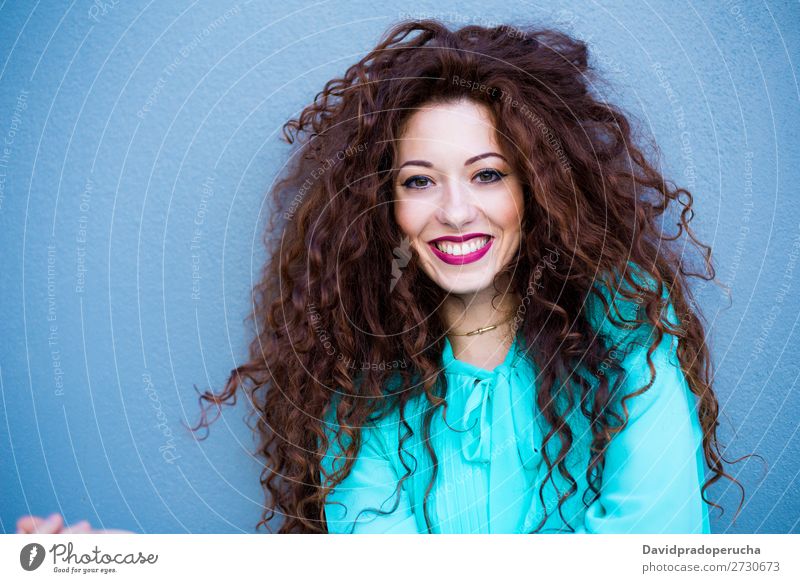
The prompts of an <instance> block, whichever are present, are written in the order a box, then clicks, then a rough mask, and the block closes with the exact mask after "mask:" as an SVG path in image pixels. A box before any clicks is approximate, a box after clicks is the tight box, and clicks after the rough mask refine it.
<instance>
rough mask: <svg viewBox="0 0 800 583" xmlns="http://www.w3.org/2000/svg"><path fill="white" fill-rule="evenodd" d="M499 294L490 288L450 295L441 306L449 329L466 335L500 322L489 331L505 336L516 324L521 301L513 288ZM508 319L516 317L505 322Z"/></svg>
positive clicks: (495, 334)
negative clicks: (514, 320)
mask: <svg viewBox="0 0 800 583" xmlns="http://www.w3.org/2000/svg"><path fill="white" fill-rule="evenodd" d="M500 289H503V287H501V288H500ZM495 294H496V292H495V290H494V288H488V289H485V290H481V291H478V292H475V293H474V294H466V295H457V296H456V295H449V296H447V298H446V299H445V300H444V302H443V303H442V307H441V312H442V317H443V319H444V324H445V329H446V330H447V332H448V333H456V334H465V333H467V332H471V331H472V330H476V329H478V328H485V327H487V326H492V325H494V324H499V325H498V326H497V328H496V329H494V330H491V331H489V332H486V334H491V335H492V336H501V335H503V334H505V333H507V332H508V330H509V329H510V328H511V326H512V325H513V316H514V313H515V312H516V310H517V307H518V306H519V303H520V298H519V294H517V293H516V292H513V291H508V292H505V293H501V295H500V296H497V297H496V296H495ZM508 318H512V320H510V321H508V322H503V321H504V320H507V319H508ZM500 322H503V323H502V324H500Z"/></svg>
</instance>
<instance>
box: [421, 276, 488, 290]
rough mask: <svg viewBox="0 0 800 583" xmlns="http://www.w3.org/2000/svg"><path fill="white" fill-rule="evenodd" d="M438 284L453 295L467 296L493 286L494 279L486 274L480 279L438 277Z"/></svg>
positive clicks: (436, 280) (436, 279)
mask: <svg viewBox="0 0 800 583" xmlns="http://www.w3.org/2000/svg"><path fill="white" fill-rule="evenodd" d="M434 281H435V282H436V284H437V285H438V286H439V287H441V288H442V289H443V290H445V291H446V292H448V293H451V294H457V295H467V294H474V293H476V292H480V291H483V290H485V289H487V288H489V287H491V285H492V278H491V277H487V276H486V275H485V274H480V277H477V278H476V277H446V278H443V277H441V276H440V277H437V278H435V279H434Z"/></svg>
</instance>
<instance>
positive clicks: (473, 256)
mask: <svg viewBox="0 0 800 583" xmlns="http://www.w3.org/2000/svg"><path fill="white" fill-rule="evenodd" d="M476 237H486V238H488V241H487V242H486V244H485V245H484V246H483V247H481V248H480V249H476V250H475V251H472V252H470V253H465V254H464V255H452V254H450V253H445V252H444V251H442V250H441V249H439V248H438V247H437V246H436V243H437V242H439V241H450V242H453V243H463V242H465V241H468V240H470V239H474V238H476ZM493 241H494V237H492V236H491V235H487V234H486V233H469V234H468V235H461V236H454V235H447V236H444V237H439V238H437V239H434V240H433V241H429V242H428V246H429V247H430V248H431V251H433V254H434V255H436V257H438V258H439V259H441V260H442V261H444V262H445V263H447V264H448V265H465V264H467V263H474V262H475V261H478V260H479V259H480V258H481V257H483V256H484V255H486V254H487V253H488V252H489V248H490V247H491V246H492V242H493Z"/></svg>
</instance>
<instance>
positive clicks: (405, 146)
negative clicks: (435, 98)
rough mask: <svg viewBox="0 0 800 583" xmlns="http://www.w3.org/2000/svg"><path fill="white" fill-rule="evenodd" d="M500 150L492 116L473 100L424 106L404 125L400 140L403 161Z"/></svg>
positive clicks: (400, 153) (398, 143)
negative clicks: (412, 158) (413, 158)
mask: <svg viewBox="0 0 800 583" xmlns="http://www.w3.org/2000/svg"><path fill="white" fill-rule="evenodd" d="M480 148H484V149H483V150H481V152H483V151H485V149H486V148H495V149H499V144H498V141H497V136H496V132H495V127H494V120H493V118H492V113H491V111H490V110H489V108H488V107H486V106H485V105H482V104H480V103H476V102H474V101H470V100H462V101H457V102H448V103H437V104H428V105H423V106H422V107H420V108H419V109H418V110H417V111H415V112H414V113H413V114H411V116H409V118H408V119H407V121H406V123H405V124H404V125H403V128H402V133H401V134H400V137H399V138H398V139H397V149H398V152H399V155H400V157H401V158H402V157H408V156H411V155H412V154H413V155H414V156H423V155H425V154H426V153H428V155H429V156H431V157H432V156H433V154H434V153H436V154H439V155H441V154H443V153H454V154H458V155H459V156H463V155H472V154H474V153H475V150H476V149H480Z"/></svg>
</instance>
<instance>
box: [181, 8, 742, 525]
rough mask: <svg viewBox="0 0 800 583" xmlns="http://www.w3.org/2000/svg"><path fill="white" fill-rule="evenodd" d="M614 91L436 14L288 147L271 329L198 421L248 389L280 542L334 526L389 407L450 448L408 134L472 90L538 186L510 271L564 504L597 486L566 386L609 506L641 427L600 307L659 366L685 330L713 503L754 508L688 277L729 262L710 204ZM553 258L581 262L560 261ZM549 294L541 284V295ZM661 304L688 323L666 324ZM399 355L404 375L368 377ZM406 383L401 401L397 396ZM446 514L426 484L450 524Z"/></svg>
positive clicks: (293, 127)
mask: <svg viewBox="0 0 800 583" xmlns="http://www.w3.org/2000/svg"><path fill="white" fill-rule="evenodd" d="M599 81H600V79H599V77H598V75H597V73H596V72H595V71H594V70H592V67H590V65H589V51H588V48H587V45H586V44H585V43H584V42H582V41H580V40H576V39H574V38H572V37H570V36H568V35H567V34H565V33H563V32H560V31H558V30H552V29H547V28H544V29H537V28H520V27H509V26H496V27H483V26H463V27H461V28H458V29H456V30H450V29H448V27H447V26H445V25H444V24H443V23H441V22H439V21H436V20H409V21H403V22H400V23H398V24H396V25H394V26H392V27H391V28H390V30H388V32H387V33H386V34H385V36H384V37H383V38H382V39H381V40H380V42H379V43H378V45H377V46H376V47H375V48H374V49H373V50H372V51H370V52H369V53H368V54H367V55H366V56H364V57H363V58H362V59H361V60H359V61H358V62H357V63H355V64H354V65H352V66H351V67H349V68H348V69H347V71H346V72H345V73H344V75H343V76H342V77H339V78H335V79H332V80H330V81H328V82H327V83H326V84H325V86H324V88H323V89H322V91H320V92H319V93H318V94H317V96H316V97H315V99H314V101H313V103H311V104H310V105H308V106H307V107H305V108H304V109H303V110H302V111H301V112H300V114H299V115H298V116H297V117H296V118H294V119H291V120H289V121H288V122H287V123H286V124H285V126H284V128H283V130H284V132H283V135H284V137H285V139H286V141H288V142H289V143H290V144H294V145H295V147H294V148H293V150H292V153H291V156H290V160H289V164H288V166H287V170H286V172H285V173H284V174H282V175H281V177H280V180H279V181H276V183H275V184H274V186H273V187H272V188H271V197H272V209H271V218H270V221H269V224H268V225H267V227H266V229H265V234H264V244H265V246H266V249H267V253H268V260H267V262H266V263H265V265H264V268H263V273H261V274H260V281H259V282H258V283H257V285H256V286H255V289H254V291H253V312H252V314H250V316H249V317H248V320H251V321H252V322H253V327H254V337H253V340H252V343H251V344H250V348H249V359H248V361H247V362H245V363H244V364H242V365H241V366H238V367H236V368H235V369H234V370H233V371H231V374H230V377H229V379H228V381H227V384H226V385H225V387H224V389H223V390H222V391H221V392H220V393H218V394H217V393H213V392H211V391H205V392H203V393H202V394H201V395H200V401H201V405H203V408H202V415H201V419H200V422H199V423H198V425H197V426H196V427H195V428H193V429H195V430H197V429H199V428H200V427H206V428H208V425H209V423H210V422H211V421H213V419H211V420H209V418H208V416H207V412H208V410H209V409H210V408H212V407H217V408H218V407H219V406H220V405H222V404H223V403H227V404H233V403H236V396H237V393H238V390H239V389H241V390H242V391H244V392H245V394H246V396H247V397H248V401H249V405H250V406H251V413H252V414H253V415H255V416H257V418H258V419H257V423H256V424H255V426H254V427H253V430H254V431H256V432H257V434H258V436H259V438H260V439H259V445H258V449H257V453H258V454H259V455H260V456H261V457H262V458H263V460H264V468H263V471H262V475H261V484H262V486H263V489H264V493H265V497H266V500H265V504H264V512H263V514H262V517H261V520H260V521H259V522H258V524H257V528H260V527H261V526H265V527H267V528H268V529H270V530H272V528H271V527H272V524H271V523H272V519H273V518H274V517H275V516H276V514H277V515H278V516H279V519H280V526H279V528H278V530H277V532H280V533H299V532H319V533H324V532H327V525H326V521H325V512H324V508H325V500H326V498H327V496H328V494H329V493H330V491H331V489H332V488H334V487H335V486H336V484H338V483H340V482H341V480H342V479H344V478H345V477H346V476H347V475H348V473H349V471H350V469H351V467H352V465H353V462H354V460H355V458H356V457H357V454H358V452H359V450H360V447H361V443H362V439H361V431H360V430H359V428H361V427H363V426H364V425H365V424H366V423H367V422H368V420H369V419H371V418H374V415H376V414H377V415H379V416H380V415H382V414H384V413H385V412H386V411H389V410H395V411H397V410H399V412H400V419H401V423H402V425H404V426H405V427H406V429H407V430H413V429H417V430H419V431H421V432H422V435H423V440H424V441H425V443H426V444H429V443H430V442H429V440H428V438H429V437H430V424H431V419H432V418H433V415H434V413H435V412H436V410H438V409H439V408H440V407H443V406H445V404H446V382H444V375H443V374H442V369H441V357H442V351H443V348H444V338H445V332H446V329H445V324H444V322H443V321H441V319H440V317H439V315H438V313H437V311H436V307H437V306H439V305H440V304H441V301H442V299H443V298H444V297H445V295H446V292H445V291H444V290H442V289H440V288H439V287H438V286H437V285H435V284H434V283H433V282H432V281H431V280H430V279H429V278H428V277H427V276H426V274H425V273H424V272H423V271H422V270H421V268H420V266H419V264H418V261H417V259H418V258H417V256H416V254H415V252H414V251H413V250H410V251H409V252H408V255H407V256H406V257H405V259H404V261H403V263H406V261H407V264H404V265H401V266H400V267H402V276H401V277H397V268H398V264H397V253H396V251H397V250H398V249H402V248H403V235H402V233H401V232H400V231H399V229H398V225H397V224H396V222H395V220H394V217H393V212H392V210H393V205H392V202H393V175H394V172H395V168H394V166H395V157H396V156H395V147H396V146H395V141H396V139H397V138H398V137H399V136H400V134H401V132H402V129H403V124H404V122H405V121H406V120H407V119H408V118H409V116H410V115H411V114H413V113H414V112H415V111H416V110H418V109H419V108H420V107H421V106H423V105H425V104H429V103H432V102H447V101H451V100H460V99H465V98H467V99H472V100H474V101H476V102H478V103H480V104H484V105H485V106H486V107H488V108H489V110H490V111H491V112H492V114H493V118H494V122H495V124H496V130H497V136H498V139H500V140H502V144H503V146H504V149H505V151H506V152H507V153H508V154H509V155H510V156H511V159H510V160H509V162H510V163H511V165H512V167H514V168H515V172H517V174H518V175H519V176H520V180H522V183H523V186H524V196H525V199H524V203H525V208H524V216H523V217H522V239H521V242H520V248H519V251H518V254H517V257H516V258H515V260H514V261H513V262H512V263H511V264H510V265H508V266H507V267H506V269H504V270H503V271H501V273H499V274H498V277H500V276H501V275H502V274H504V273H505V274H506V275H511V281H512V282H513V284H512V285H513V291H515V292H516V293H518V294H519V295H520V296H521V297H522V296H525V297H527V298H529V303H527V304H526V309H525V311H524V314H522V317H521V319H520V321H519V322H518V329H519V332H520V333H521V334H523V335H524V338H525V340H526V343H527V344H528V345H529V346H532V347H534V350H532V351H531V353H530V355H529V356H530V357H531V358H533V359H535V362H536V364H537V366H538V369H539V370H540V371H541V373H540V375H539V378H538V379H537V387H536V391H537V393H536V403H537V407H538V408H539V409H540V411H541V414H542V415H543V417H544V418H545V419H546V420H547V422H548V423H549V425H550V426H551V427H552V428H553V429H552V430H551V431H550V432H549V433H548V434H547V435H546V436H545V437H544V439H545V443H547V441H549V440H551V439H553V438H554V437H555V435H559V438H560V443H561V447H560V451H559V452H558V454H557V455H556V456H555V457H554V458H553V459H551V456H550V455H549V454H548V449H547V448H546V447H545V448H543V449H542V451H543V455H544V458H545V459H544V461H545V462H546V467H547V476H548V478H549V477H550V476H551V474H552V473H553V472H555V471H558V472H559V473H560V474H561V475H562V476H563V477H564V478H565V479H566V480H567V482H568V483H570V484H571V485H572V487H571V489H570V490H569V492H567V493H565V496H564V497H563V498H562V499H561V500H559V503H558V504H559V511H560V509H561V504H562V503H563V501H564V500H565V499H566V498H567V497H569V496H572V495H574V494H575V493H576V491H577V488H576V486H575V484H576V482H575V480H574V478H573V476H571V475H570V473H569V470H568V469H567V467H566V464H565V459H566V456H567V452H568V451H569V449H570V447H572V445H573V441H574V436H573V435H572V430H571V428H570V426H569V424H568V423H565V418H566V415H567V412H565V411H560V410H559V408H558V407H557V406H556V401H557V400H556V398H555V397H556V396H557V393H558V392H559V387H561V385H562V383H564V382H565V381H567V380H569V381H570V383H571V385H570V386H572V387H574V389H575V392H574V398H571V399H570V404H571V406H572V407H581V412H582V414H583V415H585V416H586V418H587V419H588V420H589V421H590V426H591V430H592V436H591V448H590V450H591V455H590V463H589V465H588V467H587V470H586V478H587V483H588V484H589V486H590V489H591V492H592V494H593V499H596V497H597V496H598V495H599V492H600V488H601V486H602V483H601V478H602V469H603V466H604V459H605V450H606V446H607V445H608V443H609V441H610V440H611V438H612V437H613V435H614V434H615V433H616V432H618V431H620V430H621V429H622V428H623V427H624V425H625V423H626V422H627V419H623V418H621V417H620V416H619V415H616V414H615V413H613V412H612V409H611V408H610V407H609V404H610V402H611V400H612V396H613V395H614V391H615V386H614V379H615V376H614V375H613V374H610V373H611V372H612V371H613V369H615V368H616V370H617V371H619V370H620V369H619V362H618V359H616V358H614V356H615V354H616V353H615V349H618V348H619V347H618V346H614V345H613V343H611V342H609V341H608V338H606V337H604V336H602V335H598V334H597V331H596V330H595V329H594V328H593V326H592V325H591V322H590V321H589V318H588V314H587V309H586V306H587V304H588V302H589V300H593V301H600V302H601V304H602V306H603V310H604V312H605V314H606V315H607V316H608V318H609V319H611V320H612V321H613V322H615V325H619V326H620V327H623V328H628V329H638V328H639V327H640V326H641V327H643V328H642V329H647V330H648V338H651V339H652V346H651V347H650V349H649V351H648V355H647V360H648V364H649V366H650V369H651V374H652V375H654V374H655V369H654V367H653V364H652V361H651V360H650V353H651V352H652V351H653V350H654V349H655V347H656V346H657V345H658V343H659V342H660V341H661V338H662V336H663V334H674V335H675V336H677V337H678V348H677V354H678V357H679V360H680V367H681V370H682V372H683V373H684V375H685V378H686V380H687V382H688V385H689V387H690V388H691V391H692V392H693V393H694V394H695V395H696V396H697V398H698V400H699V402H698V414H699V420H700V424H701V426H702V430H703V451H704V456H705V461H706V465H707V466H708V468H709V470H710V472H711V475H710V477H709V478H708V479H707V481H706V482H705V484H704V485H703V488H702V492H703V499H704V500H705V501H706V502H708V503H709V504H711V505H712V506H714V507H718V508H720V506H719V505H717V504H715V503H713V502H711V501H710V500H709V499H708V498H707V489H708V488H709V487H710V486H711V485H712V484H714V483H715V482H717V481H718V480H720V479H721V478H722V477H726V478H728V479H730V480H732V481H733V482H735V483H736V484H737V485H738V486H739V488H740V489H741V491H742V500H743V499H744V489H743V488H742V486H741V484H739V482H738V481H736V480H735V478H733V477H731V476H730V475H729V474H728V473H727V472H726V471H725V469H724V465H723V462H725V463H729V462H728V461H727V460H724V458H723V455H722V453H721V451H720V445H719V443H718V439H717V435H716V431H717V426H718V424H719V423H718V416H719V405H718V401H717V397H716V395H715V394H714V391H713V388H712V379H713V373H712V363H711V360H710V358H709V352H708V347H707V346H706V342H705V333H704V325H703V321H702V315H701V314H700V311H699V309H698V307H697V305H696V303H695V301H694V299H693V298H692V295H691V291H690V289H689V286H688V277H697V278H701V279H703V280H705V281H706V282H708V281H716V278H715V271H714V267H713V262H712V260H711V249H710V247H708V246H706V245H704V244H702V243H701V242H700V241H699V240H698V239H697V238H696V236H695V234H694V233H693V232H692V230H691V229H690V228H689V222H690V221H691V219H692V216H693V214H694V211H693V210H692V195H691V193H690V192H689V191H688V190H686V189H685V188H681V187H679V186H677V185H675V184H674V183H672V182H670V181H668V180H667V179H666V178H665V177H664V176H662V175H661V173H660V172H659V171H658V170H657V169H656V166H655V161H653V160H652V158H653V157H654V156H655V155H656V154H653V155H650V156H646V155H645V148H644V147H643V146H640V145H637V144H636V143H635V141H634V136H633V134H634V132H633V130H632V126H631V123H630V122H629V120H628V119H627V118H626V116H625V115H623V113H622V111H621V110H620V109H618V108H617V107H615V106H614V105H611V104H609V103H607V102H605V101H604V100H603V99H602V98H601V96H599V95H598V92H597V87H598V85H597V83H598V82H599ZM648 157H649V158H651V160H648ZM673 210H677V211H679V213H677V212H676V216H675V220H673V221H671V222H670V221H664V219H665V218H668V217H670V215H669V214H665V213H667V211H673ZM664 222H666V223H667V224H677V231H676V232H674V233H668V232H665V229H663V228H662V223H664ZM682 235H683V237H682ZM689 244H691V246H692V247H694V248H695V249H696V250H698V251H699V256H700V257H701V258H702V269H701V270H700V272H699V273H694V271H693V268H692V267H691V266H690V265H689V260H688V259H686V258H685V249H686V247H687V245H689ZM553 250H557V253H558V254H559V255H560V256H561V257H563V258H564V259H563V260H561V261H558V262H553V261H550V260H548V257H547V256H548V254H551V253H552V252H553ZM393 260H394V261H393ZM542 265H547V266H548V268H547V270H546V273H543V272H542V268H541V266H542ZM631 265H633V266H635V267H636V269H637V270H638V277H637V275H636V274H634V273H633V272H632V271H633V270H632V269H631V268H630V267H631ZM393 270H394V272H393ZM600 279H602V280H603V281H605V282H606V284H607V286H608V289H612V290H620V292H619V293H620V294H621V295H622V297H623V298H625V299H628V300H630V301H635V302H636V306H637V308H638V309H637V311H636V312H637V313H636V318H634V320H633V321H628V320H627V319H626V320H625V321H620V320H621V318H620V317H619V313H618V311H617V310H615V309H613V302H608V301H607V298H606V297H605V296H604V295H603V294H598V291H597V285H596V284H597V282H598V281H599V280H600ZM495 281H497V280H495ZM534 282H535V285H536V293H535V294H530V293H528V294H526V290H528V289H529V286H530V285H531V284H532V283H534ZM663 294H667V295H666V297H667V298H668V300H669V302H670V303H671V305H672V306H673V307H674V311H675V314H676V315H677V317H678V325H677V326H671V325H670V323H669V322H665V321H664V319H663V317H662V316H663V299H664V297H663ZM617 323H618V324H617ZM397 362H401V363H403V366H402V367H391V366H377V365H376V366H369V367H366V369H365V368H364V367H362V366H359V363H397ZM354 363H356V366H354ZM579 370H580V371H583V372H582V373H581V374H577V372H576V371H579ZM393 376H394V377H396V378H398V379H399V381H400V383H401V385H400V389H398V390H394V391H391V392H388V391H387V390H386V387H387V383H388V381H389V378H390V377H393ZM617 378H618V377H617ZM648 386H649V385H648ZM647 388H648V387H643V388H642V389H641V390H640V391H637V392H636V393H634V394H632V395H629V396H628V397H632V398H635V397H636V395H637V394H640V393H641V392H643V391H644V390H646V389H647ZM628 397H626V398H628ZM416 398H419V399H425V400H426V402H427V404H428V410H427V411H426V413H425V415H424V419H423V420H422V421H421V426H422V427H421V429H418V428H416V426H415V427H414V428H412V427H411V425H410V424H409V423H408V420H407V419H406V418H405V414H404V408H405V405H406V404H407V403H408V402H409V401H410V400H411V399H416ZM331 414H335V416H336V419H337V420H338V429H337V433H336V437H335V439H337V441H338V443H339V444H340V445H341V444H343V443H345V441H346V442H347V446H346V447H345V448H344V449H343V454H344V455H345V457H346V460H347V461H346V463H345V464H344V466H343V467H342V468H341V471H340V472H338V473H337V475H335V476H331V482H330V484H329V485H327V486H324V485H323V484H322V483H321V480H320V471H321V460H322V458H323V456H324V455H325V452H326V451H328V448H329V447H330V445H331V443H332V441H331V439H329V433H328V430H327V427H326V421H325V419H327V418H328V417H329V416H330V415H331ZM532 415H533V412H532ZM215 418H216V417H215ZM345 438H346V439H345ZM402 445H403V442H402V439H401V443H400V447H402ZM427 452H428V454H429V455H430V456H431V460H432V462H433V467H434V473H433V475H432V476H431V482H430V484H429V486H428V489H427V491H428V493H429V492H430V490H431V485H432V483H433V481H434V480H435V478H436V472H435V467H436V464H437V457H436V452H435V451H433V450H432V449H431V447H430V446H429V445H428V446H427ZM410 471H411V470H410V469H409V472H410ZM407 476H408V474H406V476H404V478H406V477H407ZM546 482H547V479H545V480H544V482H543V483H546ZM540 496H541V492H540ZM427 502H428V496H427V493H426V496H425V500H424V501H423V510H424V514H425V521H426V524H427V526H428V531H430V530H431V522H430V516H429V509H428V504H427ZM584 502H585V503H587V504H588V503H591V500H589V501H586V500H585V499H584ZM741 505H742V504H741V502H740V504H739V509H741ZM737 515H738V510H737ZM544 522H545V519H543V520H542V523H541V524H540V525H539V527H538V528H537V529H535V530H534V532H536V531H538V530H539V528H541V526H542V525H543V524H544ZM570 528H571V526H570Z"/></svg>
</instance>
